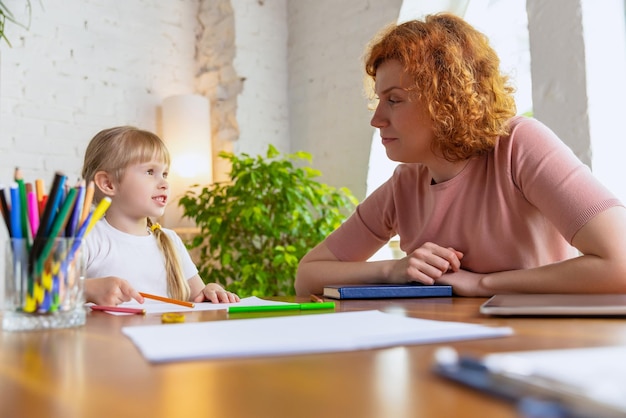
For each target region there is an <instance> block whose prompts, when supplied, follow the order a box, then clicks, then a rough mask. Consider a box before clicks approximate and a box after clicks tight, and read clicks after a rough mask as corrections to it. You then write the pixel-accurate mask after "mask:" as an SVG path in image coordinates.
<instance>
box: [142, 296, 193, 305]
mask: <svg viewBox="0 0 626 418" xmlns="http://www.w3.org/2000/svg"><path fill="white" fill-rule="evenodd" d="M139 294H140V295H141V296H143V297H144V298H148V299H154V300H160V301H161V302H167V303H173V304H175V305H181V306H186V307H188V308H193V307H194V306H196V305H195V304H194V303H192V302H186V301H184V300H178V299H171V298H166V297H163V296H157V295H151V294H149V293H143V292H139Z"/></svg>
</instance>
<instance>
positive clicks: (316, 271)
mask: <svg viewBox="0 0 626 418" xmlns="http://www.w3.org/2000/svg"><path fill="white" fill-rule="evenodd" d="M365 71H366V73H367V76H368V80H369V81H370V82H371V83H370V84H371V87H372V89H373V94H374V95H375V98H376V100H377V104H376V107H375V111H374V114H373V116H372V120H371V124H372V126H374V127H376V128H378V129H380V134H381V138H382V143H383V145H384V146H385V150H386V153H387V156H388V157H389V158H390V159H391V160H394V161H398V162H401V163H402V164H400V165H399V166H398V167H397V168H396V170H395V172H394V173H393V175H392V177H391V178H390V179H389V180H388V181H387V182H386V183H384V184H383V185H382V186H380V187H379V188H378V189H377V190H376V191H374V193H372V194H371V195H370V196H369V197H368V198H366V199H365V200H364V201H363V202H361V204H360V205H359V206H358V207H357V209H356V211H355V213H354V214H353V215H352V216H351V217H350V218H349V219H348V220H347V221H346V222H345V223H344V224H342V225H341V226H340V227H339V228H338V229H337V230H336V231H334V232H333V233H332V234H331V235H329V236H328V237H327V238H326V239H325V240H324V241H323V242H322V243H320V244H319V245H318V246H316V247H315V248H314V249H312V250H311V251H310V252H309V253H308V254H307V255H306V256H305V257H303V259H302V260H301V261H300V266H299V268H298V275H297V278H296V292H297V294H299V295H306V294H308V293H321V292H322V288H323V287H324V285H327V284H359V283H360V284H365V283H404V282H411V281H416V282H421V283H424V284H434V283H437V284H449V285H452V286H453V290H454V292H455V294H456V295H462V296H490V295H493V294H496V293H515V292H526V293H626V210H625V208H624V206H623V205H622V203H621V202H620V201H619V200H618V199H617V198H616V197H615V196H614V195H613V194H612V193H611V192H610V191H609V190H607V189H606V188H605V187H604V186H603V185H602V184H600V183H599V182H598V180H597V179H596V178H595V177H594V176H593V175H592V174H591V172H590V170H589V169H588V168H587V167H586V166H585V165H584V164H583V163H582V162H581V161H580V160H579V159H578V158H577V157H576V156H575V155H574V154H573V153H572V152H571V150H570V149H569V148H568V147H567V146H566V145H565V144H564V143H563V142H562V141H561V140H560V139H559V138H558V137H557V136H556V135H555V134H554V132H552V131H551V130H550V129H549V128H547V127H546V126H545V125H543V124H542V123H541V122H539V121H537V120H535V119H533V118H528V117H523V116H515V114H516V109H515V102H514V98H513V92H514V89H513V87H512V86H511V85H510V83H509V80H508V78H507V77H506V76H505V75H503V74H502V73H501V72H500V60H499V58H498V56H497V54H496V53H495V51H494V50H493V49H492V47H491V46H490V45H489V41H488V39H487V38H486V37H485V36H484V35H483V34H482V33H480V32H479V31H477V30H476V29H475V28H473V27H472V26H471V25H469V24H468V23H467V22H465V21H464V20H463V19H461V18H459V17H456V16H454V15H451V14H436V15H430V16H427V17H426V18H425V19H424V20H414V21H409V22H406V23H403V24H399V25H396V24H394V25H391V26H390V27H388V28H385V29H384V30H383V31H382V32H381V33H380V34H379V35H378V36H377V37H375V38H374V39H373V41H372V42H371V44H370V46H369V48H368V50H367V53H366V57H365ZM395 235H398V236H399V237H400V248H401V249H402V250H403V251H404V252H405V253H406V254H407V255H406V257H404V258H402V259H399V260H383V261H372V262H368V261H367V260H368V259H369V257H371V256H372V255H373V254H374V253H375V252H376V251H377V250H378V249H379V248H380V247H382V246H383V245H385V244H386V243H387V242H388V241H389V239H390V238H391V237H393V236H395Z"/></svg>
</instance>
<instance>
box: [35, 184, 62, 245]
mask: <svg viewBox="0 0 626 418" xmlns="http://www.w3.org/2000/svg"><path fill="white" fill-rule="evenodd" d="M66 180H67V177H66V176H65V175H63V174H61V173H58V172H57V173H56V174H55V175H54V181H53V182H52V190H50V194H49V195H48V201H47V202H46V207H45V208H44V212H43V214H42V215H41V221H40V227H39V231H41V232H42V234H41V236H42V237H47V236H49V235H50V230H51V229H52V223H53V222H54V219H55V217H56V213H57V210H58V208H59V205H60V204H61V200H62V199H63V194H64V187H65V181H66ZM39 231H38V232H39ZM38 235H40V234H38Z"/></svg>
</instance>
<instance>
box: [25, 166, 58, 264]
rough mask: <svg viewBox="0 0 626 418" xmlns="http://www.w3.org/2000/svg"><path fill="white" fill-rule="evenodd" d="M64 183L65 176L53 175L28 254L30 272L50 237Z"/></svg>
mask: <svg viewBox="0 0 626 418" xmlns="http://www.w3.org/2000/svg"><path fill="white" fill-rule="evenodd" d="M64 183H65V176H64V175H63V174H61V173H59V172H57V173H55V175H54V180H53V182H52V189H51V190H50V194H49V195H48V199H47V201H46V205H45V207H44V210H43V213H42V214H41V217H40V218H39V228H38V229H37V236H35V238H34V242H33V248H32V250H31V251H30V253H29V255H28V256H29V262H28V268H29V270H30V272H32V268H33V267H34V265H35V261H36V260H37V258H38V257H39V254H40V253H41V249H42V246H43V245H45V242H44V241H45V239H46V238H47V237H49V236H50V234H49V233H50V228H51V227H52V223H53V222H54V218H55V215H56V212H57V206H58V205H59V202H60V199H61V195H62V194H63V193H62V192H63V184H64Z"/></svg>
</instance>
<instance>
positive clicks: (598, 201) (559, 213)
mask: <svg viewBox="0 0 626 418" xmlns="http://www.w3.org/2000/svg"><path fill="white" fill-rule="evenodd" d="M511 137H512V139H513V147H512V148H511V150H512V151H511V155H509V156H507V158H511V170H512V173H511V175H512V178H513V181H514V182H515V184H516V185H517V187H518V188H519V190H520V191H521V192H522V194H523V195H524V197H525V198H526V199H527V200H528V201H529V202H530V203H531V204H533V205H534V206H535V207H537V208H538V209H539V210H540V211H541V213H542V214H543V215H544V216H545V217H546V218H548V219H549V220H550V221H551V222H552V223H553V224H554V225H555V226H556V228H557V229H558V230H559V232H560V233H561V234H562V235H563V237H564V238H565V239H566V240H567V241H568V242H570V243H571V241H572V239H573V237H574V235H575V234H576V232H578V230H579V229H580V228H581V227H582V226H583V225H585V224H586V223H587V222H588V221H589V220H591V219H592V218H593V217H594V216H596V215H597V214H599V213H600V212H602V211H604V210H606V209H608V208H610V207H612V206H616V205H621V203H620V202H619V200H618V199H617V198H615V196H614V195H613V194H612V193H611V192H610V191H609V190H608V189H606V187H604V186H603V185H602V184H601V183H600V182H599V181H598V180H597V179H596V178H595V177H594V176H593V174H592V173H591V170H589V168H588V167H587V166H586V165H584V164H583V163H582V162H581V161H580V160H579V159H578V158H577V157H576V156H575V155H574V153H573V152H572V151H571V150H570V149H569V148H568V147H567V146H566V145H565V144H564V143H563V142H562V141H561V140H560V139H559V138H558V137H557V136H556V134H555V133H554V132H552V131H551V130H550V129H549V128H548V127H546V126H545V125H543V124H541V123H539V122H538V121H536V120H534V119H521V122H520V123H518V124H516V125H515V126H514V128H513V131H512V132H511ZM500 157H502V156H500Z"/></svg>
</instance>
